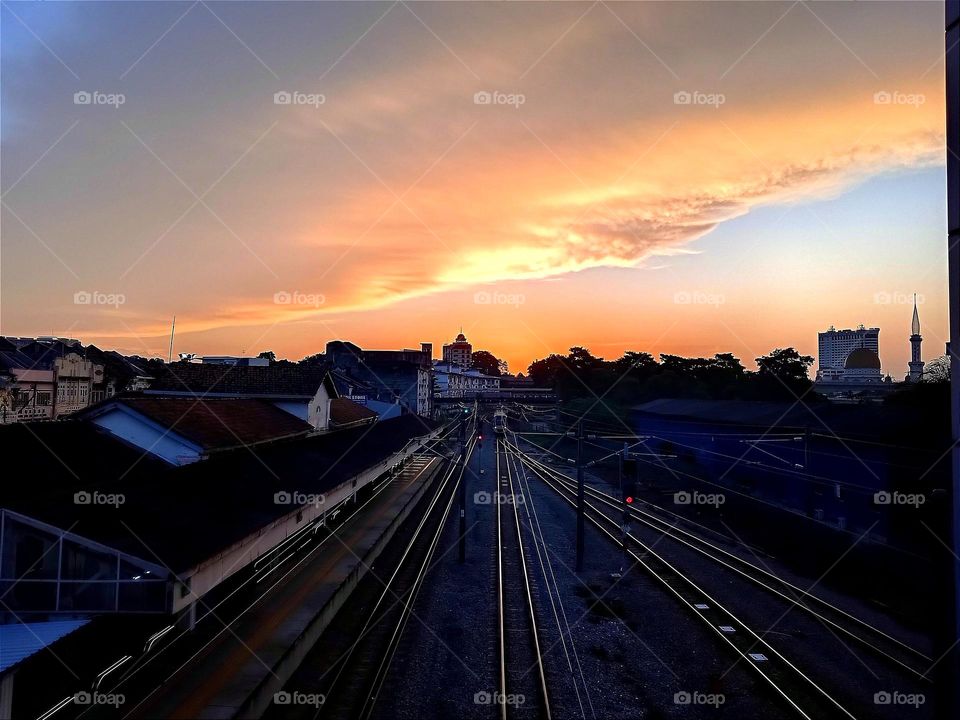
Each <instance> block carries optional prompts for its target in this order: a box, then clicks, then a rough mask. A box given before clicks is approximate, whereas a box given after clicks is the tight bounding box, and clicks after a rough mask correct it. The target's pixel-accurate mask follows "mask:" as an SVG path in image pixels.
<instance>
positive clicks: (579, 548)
mask: <svg viewBox="0 0 960 720" xmlns="http://www.w3.org/2000/svg"><path fill="white" fill-rule="evenodd" d="M583 512H584V491H583V420H580V421H578V422H577V572H583Z"/></svg>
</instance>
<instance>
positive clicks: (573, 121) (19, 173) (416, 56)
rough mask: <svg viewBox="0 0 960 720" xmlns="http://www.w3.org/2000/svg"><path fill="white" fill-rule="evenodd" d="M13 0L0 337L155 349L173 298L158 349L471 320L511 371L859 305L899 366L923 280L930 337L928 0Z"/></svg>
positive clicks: (226, 347)
mask: <svg viewBox="0 0 960 720" xmlns="http://www.w3.org/2000/svg"><path fill="white" fill-rule="evenodd" d="M0 12H2V37H0V40H2V57H0V61H2V78H0V90H2V108H0V116H2V126H0V135H2V149H3V165H2V178H0V179H2V190H3V210H2V289H0V300H2V308H0V320H2V327H0V331H2V333H3V334H6V335H38V334H56V335H65V336H70V337H78V338H80V339H81V340H83V341H84V342H92V343H95V344H97V345H100V346H102V347H107V348H113V347H115V348H117V349H120V350H122V351H125V352H130V353H137V354H150V355H162V356H164V357H166V354H167V342H168V336H169V331H170V321H171V318H172V316H173V315H174V314H176V316H177V340H176V347H175V351H176V352H194V353H200V354H239V353H245V354H256V353H257V352H259V351H261V350H267V349H270V350H274V351H275V352H276V353H277V355H278V356H282V357H289V358H292V359H299V358H301V357H303V356H305V355H308V354H312V353H315V352H319V351H322V349H323V346H324V345H325V343H326V342H327V341H328V340H331V339H336V338H344V339H349V340H352V341H353V342H356V343H357V344H359V345H361V346H365V347H379V348H399V347H405V346H406V347H416V346H418V344H419V343H420V342H421V341H430V342H433V343H434V344H435V346H436V347H437V352H438V353H439V346H440V345H441V344H442V343H443V342H449V341H450V340H452V338H453V336H454V335H455V334H456V333H457V332H458V331H459V330H460V327H461V326H462V327H463V330H464V332H465V333H466V335H467V337H468V338H469V339H470V340H471V341H472V342H473V343H474V345H475V347H479V348H486V349H489V350H491V351H492V352H494V353H495V354H497V355H498V356H501V357H503V358H505V359H506V360H507V361H508V362H509V364H510V369H511V371H513V372H516V371H517V370H525V369H526V366H527V365H528V363H529V362H530V361H531V360H532V359H534V358H537V357H543V356H544V355H546V354H548V353H550V352H564V351H565V350H566V349H567V348H568V347H570V346H571V345H574V344H578V345H585V346H588V347H589V348H590V349H591V350H592V351H593V352H594V353H595V354H597V355H600V356H603V357H608V358H615V357H617V356H619V355H620V354H621V353H622V352H623V351H624V350H625V349H634V350H646V351H649V352H653V353H660V352H668V353H677V354H684V355H703V354H713V353H716V352H733V353H734V354H736V355H737V356H739V357H741V358H743V359H744V361H745V363H746V364H748V365H752V359H753V358H754V357H756V356H757V355H759V354H761V353H765V352H767V351H769V350H770V349H772V348H774V347H783V346H788V345H792V346H795V347H797V348H799V349H800V350H802V351H804V352H808V353H810V354H816V333H817V331H818V330H824V329H826V328H827V327H828V326H829V325H831V324H832V325H836V326H837V327H852V326H855V325H856V324H858V323H865V324H867V325H869V326H879V327H880V328H881V333H880V350H881V359H882V361H883V369H884V372H889V373H891V374H892V375H894V377H895V378H897V379H900V378H902V377H903V374H904V372H905V371H906V362H907V359H908V355H909V345H908V342H907V338H908V335H909V331H910V318H911V312H912V307H911V305H909V304H907V303H908V302H912V294H913V293H915V292H916V293H919V294H920V300H921V302H922V304H921V306H920V318H921V322H922V324H923V331H924V359H926V360H929V359H932V358H934V357H936V356H938V355H941V354H943V351H944V342H945V338H946V240H945V235H946V233H945V225H946V223H945V217H944V215H945V204H946V203H945V192H946V191H945V181H944V118H943V116H944V103H943V97H942V95H943V85H944V80H943V71H944V66H943V60H942V54H943V5H942V3H938V2H929V3H927V2H904V3H897V2H882V3H881V2H878V3H855V4H848V3H838V4H831V3H789V2H788V3H776V2H762V3H759V2H757V3H753V2H751V3H744V4H737V3H728V2H723V3H703V4H701V3H696V2H664V3H641V2H637V3H614V2H609V3H577V2H570V3H561V4H513V3H511V4H483V3H470V4H465V3H382V4H381V3H344V4H339V3H328V2H323V3H291V4H284V3H236V4H235V3H219V2H216V3H214V2H208V3H195V4H194V3H189V2H187V3H174V2H163V3H106V4H97V3H75V4H74V3H49V4H27V3H19V2H7V3H4V5H3V9H2V10H0ZM283 91H286V92H291V93H294V92H296V93H302V94H303V95H301V96H299V98H300V99H301V100H304V99H307V100H309V98H305V97H304V96H308V95H311V94H312V95H315V96H318V95H322V100H323V102H322V103H320V102H319V100H317V102H315V103H313V104H297V103H296V102H295V103H291V104H277V103H275V101H274V94H275V93H277V92H283ZM78 92H81V93H82V92H88V93H94V92H97V93H101V94H102V95H101V99H103V98H104V97H106V96H109V95H111V94H120V95H122V99H123V102H122V104H119V105H115V104H114V105H111V104H75V100H74V98H75V93H78ZM478 92H487V93H502V94H503V95H502V96H498V99H501V100H510V99H514V100H516V102H513V103H512V104H496V103H491V104H477V103H476V102H475V94H476V93H478ZM677 93H689V94H690V95H689V96H684V95H681V96H676V94H677ZM510 96H520V97H519V98H511V97H510ZM676 97H679V99H680V100H682V99H684V98H685V97H692V98H694V102H691V103H689V104H683V103H682V102H681V103H678V102H676V101H675V98H676ZM315 99H316V98H315ZM887 100H889V102H887ZM520 101H522V102H520ZM701 101H704V102H707V103H709V104H701ZM78 292H90V293H94V292H96V293H100V294H101V296H99V297H100V299H101V300H104V302H107V301H106V299H105V297H104V296H107V295H114V296H122V297H120V298H119V299H121V300H122V301H123V302H122V303H120V302H117V303H114V304H97V303H95V302H94V303H91V304H77V303H75V293H78ZM115 299H116V298H115ZM287 300H289V302H287Z"/></svg>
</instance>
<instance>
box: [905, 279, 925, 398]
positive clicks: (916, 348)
mask: <svg viewBox="0 0 960 720" xmlns="http://www.w3.org/2000/svg"><path fill="white" fill-rule="evenodd" d="M921 342H923V338H922V337H920V315H919V314H918V313H917V296H916V294H914V296H913V323H912V325H911V326H910V363H909V365H910V373H909V374H908V375H907V381H908V382H920V379H921V378H922V377H923V360H922V359H921V358H920V343H921Z"/></svg>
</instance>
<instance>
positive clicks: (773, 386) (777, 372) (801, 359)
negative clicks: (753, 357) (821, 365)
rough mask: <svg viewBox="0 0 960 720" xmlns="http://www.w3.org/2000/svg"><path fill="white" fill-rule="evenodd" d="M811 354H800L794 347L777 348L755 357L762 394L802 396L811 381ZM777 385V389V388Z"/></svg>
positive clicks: (811, 383) (810, 384)
mask: <svg viewBox="0 0 960 720" xmlns="http://www.w3.org/2000/svg"><path fill="white" fill-rule="evenodd" d="M811 365H813V356H811V355H801V354H800V353H799V352H797V351H796V350H795V349H794V348H792V347H788V348H777V349H776V350H773V351H771V352H770V353H769V354H768V355H762V356H760V357H758V358H757V377H758V379H759V380H760V381H761V390H762V391H763V392H764V394H770V395H773V396H780V397H783V396H789V395H796V396H797V397H800V396H802V395H803V394H804V393H806V392H807V391H808V390H809V389H810V387H811V386H812V385H813V382H811V380H810V375H809V371H810V366H811ZM778 386H779V389H778Z"/></svg>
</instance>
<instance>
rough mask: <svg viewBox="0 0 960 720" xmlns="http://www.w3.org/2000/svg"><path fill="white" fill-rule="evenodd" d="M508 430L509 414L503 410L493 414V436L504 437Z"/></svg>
mask: <svg viewBox="0 0 960 720" xmlns="http://www.w3.org/2000/svg"><path fill="white" fill-rule="evenodd" d="M506 430H507V413H506V412H505V411H504V410H503V408H501V409H499V410H497V411H496V412H495V413H494V414H493V434H494V435H503V434H504V433H505V432H506Z"/></svg>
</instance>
